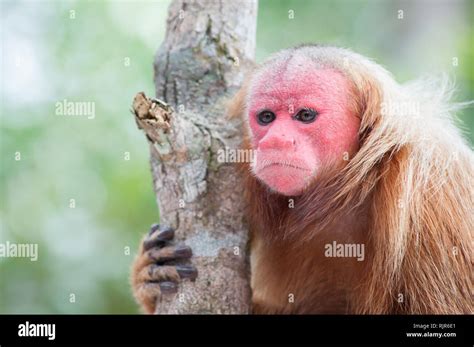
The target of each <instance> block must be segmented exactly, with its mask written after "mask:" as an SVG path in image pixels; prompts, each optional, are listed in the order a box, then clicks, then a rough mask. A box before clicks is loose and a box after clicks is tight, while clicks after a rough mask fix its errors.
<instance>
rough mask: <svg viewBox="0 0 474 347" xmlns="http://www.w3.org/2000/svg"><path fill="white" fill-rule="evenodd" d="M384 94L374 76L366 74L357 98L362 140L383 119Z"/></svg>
mask: <svg viewBox="0 0 474 347" xmlns="http://www.w3.org/2000/svg"><path fill="white" fill-rule="evenodd" d="M382 95H383V94H382V91H381V89H380V86H379V84H378V83H377V82H376V81H375V80H374V79H373V78H371V77H369V76H365V78H363V81H362V83H361V85H360V87H359V91H358V96H357V98H356V99H357V101H358V102H357V114H358V115H359V117H360V120H361V124H360V129H359V134H360V140H362V141H363V140H364V138H365V137H366V136H367V135H368V134H369V133H370V132H371V130H372V129H373V127H374V126H376V124H378V123H379V122H380V121H381V105H382V98H383V96H382Z"/></svg>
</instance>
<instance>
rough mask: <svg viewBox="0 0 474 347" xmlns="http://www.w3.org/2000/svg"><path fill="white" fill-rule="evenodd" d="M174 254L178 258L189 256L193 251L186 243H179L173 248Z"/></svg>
mask: <svg viewBox="0 0 474 347" xmlns="http://www.w3.org/2000/svg"><path fill="white" fill-rule="evenodd" d="M174 255H175V257H178V258H190V257H192V255H193V251H192V250H191V248H190V247H188V246H186V245H179V246H176V248H175V249H174Z"/></svg>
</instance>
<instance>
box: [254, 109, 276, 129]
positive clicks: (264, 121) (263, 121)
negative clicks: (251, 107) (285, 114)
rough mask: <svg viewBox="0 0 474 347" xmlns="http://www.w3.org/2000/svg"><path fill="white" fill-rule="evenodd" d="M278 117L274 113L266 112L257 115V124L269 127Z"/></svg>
mask: <svg viewBox="0 0 474 347" xmlns="http://www.w3.org/2000/svg"><path fill="white" fill-rule="evenodd" d="M275 118H276V116H275V114H274V113H273V112H272V111H268V110H264V111H262V112H260V113H259V114H258V115H257V122H258V124H260V125H268V124H270V123H271V122H273V121H274V120H275Z"/></svg>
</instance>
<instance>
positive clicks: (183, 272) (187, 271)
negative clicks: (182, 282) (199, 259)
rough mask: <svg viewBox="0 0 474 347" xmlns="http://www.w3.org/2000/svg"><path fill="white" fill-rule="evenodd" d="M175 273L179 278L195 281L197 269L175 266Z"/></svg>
mask: <svg viewBox="0 0 474 347" xmlns="http://www.w3.org/2000/svg"><path fill="white" fill-rule="evenodd" d="M176 271H178V274H179V277H181V278H190V279H195V278H196V277H197V274H198V272H197V269H196V268H195V267H194V266H192V265H177V266H176Z"/></svg>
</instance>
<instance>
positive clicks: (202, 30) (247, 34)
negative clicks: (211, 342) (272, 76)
mask: <svg viewBox="0 0 474 347" xmlns="http://www.w3.org/2000/svg"><path fill="white" fill-rule="evenodd" d="M256 17H257V0H239V1H235V0H234V1H225V0H209V1H205V0H195V1H193V0H175V1H173V2H172V3H171V5H170V8H169V13H168V19H167V31H166V37H165V41H164V43H163V44H162V45H161V47H160V49H159V50H158V52H157V54H156V57H155V63H154V68H155V85H156V97H157V98H158V99H161V100H163V101H164V102H166V103H167V104H169V105H170V106H171V107H172V109H171V108H168V107H167V106H166V105H164V104H162V103H160V102H153V103H152V106H153V110H150V112H149V113H147V112H146V110H145V111H143V110H142V112H141V115H139V114H140V112H137V109H139V108H140V105H141V106H143V105H145V106H146V107H145V109H146V108H147V107H149V106H150V103H149V102H148V103H147V101H146V99H145V98H144V95H143V94H141V95H137V98H136V99H135V103H134V108H135V111H136V114H138V115H137V122H138V125H139V127H141V128H143V129H144V130H145V132H146V133H147V135H148V139H149V141H150V149H151V167H152V175H153V182H154V189H155V193H156V198H157V203H158V206H159V210H160V223H163V224H169V225H171V226H173V227H175V228H176V238H177V241H184V242H185V243H186V244H188V245H190V246H191V247H192V249H193V253H194V256H193V259H192V263H193V264H195V265H196V266H197V268H198V272H199V275H198V278H197V280H196V281H195V282H189V281H186V282H184V283H181V284H180V289H179V292H178V294H177V295H172V296H167V297H163V298H161V299H160V300H159V303H158V305H157V309H156V313H160V314H162V313H172V314H176V313H248V312H249V310H250V286H249V262H248V254H247V247H246V245H247V238H248V236H247V235H248V233H247V231H248V230H247V226H246V225H245V221H244V203H243V200H242V188H241V187H242V184H241V182H240V178H239V175H238V173H237V171H236V167H235V165H234V164H232V163H221V162H219V161H218V159H217V157H218V151H219V150H224V149H225V148H226V147H227V148H230V149H237V148H238V147H239V144H240V141H241V133H240V126H239V124H238V122H239V120H235V119H233V120H230V119H229V118H228V117H226V112H225V109H226V103H227V102H228V101H229V99H230V97H231V96H232V95H233V94H235V92H236V91H237V89H238V88H239V87H240V85H241V84H242V82H243V78H244V75H245V74H246V72H247V71H248V69H249V68H250V67H251V66H252V64H253V58H254V51H255V31H256Z"/></svg>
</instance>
